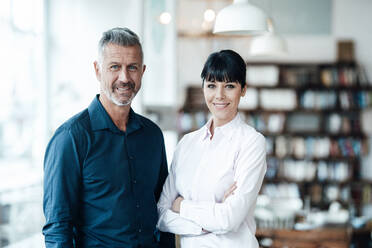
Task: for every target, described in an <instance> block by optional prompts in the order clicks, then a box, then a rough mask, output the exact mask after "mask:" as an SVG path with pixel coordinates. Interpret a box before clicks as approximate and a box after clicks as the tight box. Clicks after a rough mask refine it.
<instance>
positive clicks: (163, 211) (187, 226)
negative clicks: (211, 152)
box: [157, 142, 203, 236]
mask: <svg viewBox="0 0 372 248" xmlns="http://www.w3.org/2000/svg"><path fill="white" fill-rule="evenodd" d="M180 146H181V142H180V144H179V145H178V147H177V149H176V152H175V153H174V156H173V161H172V164H171V169H170V173H169V175H168V177H167V180H166V181H165V183H164V186H163V191H162V193H161V196H160V200H159V202H158V213H159V220H158V224H157V228H158V229H159V230H160V231H163V232H171V233H174V234H178V235H190V236H194V235H201V234H202V233H203V232H202V228H201V226H200V225H198V224H196V223H195V222H193V221H191V220H188V219H186V218H183V217H181V216H180V215H179V214H178V213H175V212H173V211H172V210H171V209H172V204H173V201H174V200H175V199H176V198H177V197H178V195H179V194H178V192H177V189H176V185H175V175H174V168H175V166H176V164H177V160H178V151H179V149H180Z"/></svg>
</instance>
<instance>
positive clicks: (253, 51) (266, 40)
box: [249, 18, 287, 56]
mask: <svg viewBox="0 0 372 248" xmlns="http://www.w3.org/2000/svg"><path fill="white" fill-rule="evenodd" d="M267 28H268V30H269V32H268V33H267V34H264V35H262V36H258V37H255V38H253V39H252V41H251V47H250V52H249V53H250V55H252V56H281V55H285V54H287V45H286V42H285V40H284V39H283V38H281V37H280V36H278V35H277V34H275V32H274V25H273V22H272V20H271V18H268V19H267Z"/></svg>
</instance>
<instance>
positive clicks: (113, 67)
mask: <svg viewBox="0 0 372 248" xmlns="http://www.w3.org/2000/svg"><path fill="white" fill-rule="evenodd" d="M110 69H111V70H117V69H119V66H118V65H112V66H110Z"/></svg>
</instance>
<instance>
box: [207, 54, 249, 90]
mask: <svg viewBox="0 0 372 248" xmlns="http://www.w3.org/2000/svg"><path fill="white" fill-rule="evenodd" d="M246 71H247V68H246V65H245V62H244V60H243V58H242V57H241V56H240V55H239V54H238V53H236V52H234V51H232V50H222V51H219V52H215V53H212V54H211V55H209V57H208V59H207V61H206V62H205V64H204V68H203V71H202V73H201V78H202V79H203V85H204V81H210V82H216V81H218V82H239V84H240V85H241V87H242V89H243V88H244V86H245V75H246Z"/></svg>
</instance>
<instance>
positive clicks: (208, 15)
mask: <svg viewBox="0 0 372 248" xmlns="http://www.w3.org/2000/svg"><path fill="white" fill-rule="evenodd" d="M214 18H216V13H215V12H214V10H213V9H207V10H206V11H205V12H204V20H205V21H207V22H213V21H214Z"/></svg>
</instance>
